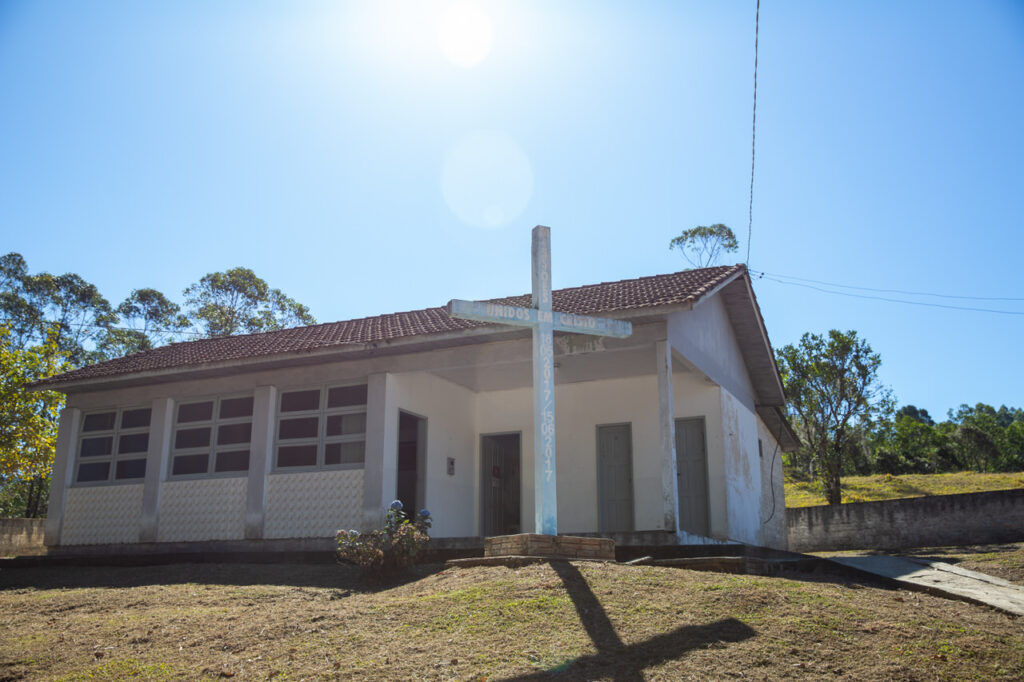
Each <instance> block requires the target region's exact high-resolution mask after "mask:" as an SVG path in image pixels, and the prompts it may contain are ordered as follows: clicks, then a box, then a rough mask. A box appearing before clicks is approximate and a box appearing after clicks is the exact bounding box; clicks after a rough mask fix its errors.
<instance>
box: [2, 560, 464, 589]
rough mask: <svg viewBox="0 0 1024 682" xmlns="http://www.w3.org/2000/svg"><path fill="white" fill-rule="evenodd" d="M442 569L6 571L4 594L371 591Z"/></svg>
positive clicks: (325, 566) (295, 566) (293, 566)
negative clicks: (362, 572) (221, 588)
mask: <svg viewBox="0 0 1024 682" xmlns="http://www.w3.org/2000/svg"><path fill="white" fill-rule="evenodd" d="M442 570H444V566H443V565H441V564H423V565H420V566H416V567H414V568H413V569H412V570H411V571H410V572H408V573H406V574H403V575H400V576H396V577H395V578H394V579H391V580H385V581H381V582H374V581H368V580H366V579H364V578H361V577H360V576H359V571H358V569H356V568H355V567H354V566H349V565H344V564H331V563H316V564H312V563H287V564H285V563H273V564H270V563H267V564H220V563H216V564H215V563H181V564H162V565H156V566H37V567H25V568H3V567H0V593H2V592H3V591H4V590H16V589H27V588H33V589H60V588H71V589H83V588H95V587H103V588H119V587H122V588H130V587H145V586H151V585H184V584H196V585H226V586H234V587H256V586H285V587H310V588H323V589H333V590H339V591H342V592H349V593H371V592H381V591H384V590H389V589H392V588H394V587H398V586H400V585H405V584H408V583H411V582H415V581H417V580H421V579H423V578H426V577H427V576H430V575H433V574H434V573H437V572H439V571H442Z"/></svg>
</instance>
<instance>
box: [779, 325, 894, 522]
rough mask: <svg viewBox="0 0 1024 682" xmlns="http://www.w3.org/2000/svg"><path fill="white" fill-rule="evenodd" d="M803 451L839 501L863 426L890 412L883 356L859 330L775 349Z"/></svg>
mask: <svg viewBox="0 0 1024 682" xmlns="http://www.w3.org/2000/svg"><path fill="white" fill-rule="evenodd" d="M776 360H777V362H778V366H779V371H780V373H781V375H782V381H783V384H784V386H785V389H786V395H787V396H788V398H789V410H790V414H791V416H792V417H793V418H794V421H795V425H796V427H797V432H798V433H799V434H800V438H801V449H802V450H804V453H805V455H806V456H807V457H808V458H809V459H810V460H811V462H812V463H813V465H814V469H815V474H816V475H817V476H818V477H819V478H820V479H821V482H822V484H823V487H824V489H825V497H826V499H827V500H828V503H829V504H839V503H840V502H841V501H842V492H841V488H840V478H841V476H842V474H843V467H844V463H845V462H844V460H845V458H846V457H848V453H849V451H850V449H851V448H853V447H856V440H857V439H858V438H860V437H861V430H867V429H868V428H870V426H871V424H872V422H874V421H875V420H876V419H878V418H879V417H882V416H886V415H888V414H889V413H891V410H892V397H891V393H890V391H889V389H888V388H886V387H884V386H882V385H881V382H880V380H879V378H878V368H879V366H881V364H882V359H881V357H880V356H879V355H878V353H875V352H873V351H872V350H871V347H870V346H869V345H868V343H867V342H866V341H865V340H864V339H860V338H858V337H857V332H855V331H852V330H851V331H847V332H841V331H838V330H835V329H833V330H831V331H829V333H828V337H827V338H825V337H822V336H820V335H818V334H811V333H806V334H804V335H803V336H802V337H801V338H800V343H799V344H797V345H795V346H794V345H792V344H790V345H786V346H783V347H782V348H780V349H779V350H778V351H777V352H776Z"/></svg>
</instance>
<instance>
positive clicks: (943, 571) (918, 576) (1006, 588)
mask: <svg viewBox="0 0 1024 682" xmlns="http://www.w3.org/2000/svg"><path fill="white" fill-rule="evenodd" d="M828 558H829V560H831V561H834V562H836V563H838V564H842V565H843V566H849V567H850V568H855V569H857V570H860V571H865V572H867V573H873V574H875V575H880V576H883V577H885V578H890V579H892V580H896V581H898V582H900V583H904V584H906V585H907V586H908V587H911V589H913V588H914V587H916V588H918V589H921V588H923V589H925V590H927V591H929V592H932V593H936V594H943V595H946V596H949V597H953V598H954V599H956V598H959V599H966V600H968V601H973V602H977V603H981V604H987V605H988V606H991V607H993V608H996V609H999V610H1000V611H1005V612H1006V613H1012V614H1015V615H1018V616H1024V587H1021V586H1020V585H1015V584H1013V583H1011V582H1007V581H1006V580H1003V579H1001V578H996V577H993V576H990V575H986V574H984V573H978V572H976V571H968V570H967V569H966V568H960V567H958V566H954V565H953V564H947V563H944V562H942V561H931V560H928V559H922V558H918V557H901V556H884V555H874V556H834V557H828Z"/></svg>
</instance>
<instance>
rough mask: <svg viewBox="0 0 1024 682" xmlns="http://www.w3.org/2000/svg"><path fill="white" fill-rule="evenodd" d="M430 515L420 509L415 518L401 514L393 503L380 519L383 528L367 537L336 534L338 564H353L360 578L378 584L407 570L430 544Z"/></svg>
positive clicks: (349, 532)
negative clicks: (377, 582)
mask: <svg viewBox="0 0 1024 682" xmlns="http://www.w3.org/2000/svg"><path fill="white" fill-rule="evenodd" d="M430 526H431V518H430V512H429V511H427V510H426V509H421V510H420V512H419V513H418V514H417V515H416V518H415V519H413V520H411V521H410V520H409V515H408V514H406V513H405V512H404V511H402V503H401V502H400V501H398V500H395V501H394V502H392V503H391V506H390V507H389V508H388V511H387V514H386V515H385V517H384V527H383V528H380V529H378V530H374V531H370V532H369V533H360V532H359V531H357V530H339V531H338V534H337V536H336V539H337V542H338V561H341V562H344V563H351V564H355V565H356V566H358V567H359V572H360V574H361V575H362V576H363V577H364V578H371V579H375V580H380V579H382V578H386V577H389V576H392V575H396V574H398V573H402V572H404V571H406V570H408V569H409V568H411V567H412V566H413V565H414V564H415V563H416V557H417V555H418V554H419V553H420V552H421V551H422V550H423V548H424V547H426V545H427V542H429V541H430V536H429V535H428V531H429V530H430Z"/></svg>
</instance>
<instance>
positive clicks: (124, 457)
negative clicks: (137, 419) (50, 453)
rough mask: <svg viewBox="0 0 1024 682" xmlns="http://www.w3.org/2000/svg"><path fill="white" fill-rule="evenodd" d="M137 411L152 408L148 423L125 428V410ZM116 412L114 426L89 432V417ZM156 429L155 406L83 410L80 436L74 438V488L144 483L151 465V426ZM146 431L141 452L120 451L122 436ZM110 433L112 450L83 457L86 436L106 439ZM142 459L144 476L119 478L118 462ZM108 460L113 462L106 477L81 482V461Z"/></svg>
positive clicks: (86, 462) (91, 462) (95, 461)
mask: <svg viewBox="0 0 1024 682" xmlns="http://www.w3.org/2000/svg"><path fill="white" fill-rule="evenodd" d="M135 410H149V423H148V424H146V425H145V426H134V427H128V428H125V427H123V426H122V420H123V419H124V413H125V412H133V411H135ZM111 412H113V413H114V426H113V428H111V429H102V430H98V431H86V430H85V422H86V419H87V418H88V417H90V416H92V415H95V414H109V413H111ZM152 428H153V406H152V404H148V405H145V404H144V405H131V406H126V407H106V408H101V409H95V410H89V411H85V410H83V411H82V421H81V423H80V424H79V426H78V438H77V439H76V441H75V458H74V463H75V470H74V479H73V481H72V483H71V487H74V488H86V487H96V486H107V485H141V484H142V483H143V482H144V481H145V480H146V469H147V468H148V467H149V445H150V443H149V438H150V437H151V436H152V433H151V429H152ZM142 433H144V434H146V449H145V450H143V451H142V452H131V453H121V452H120V450H121V437H122V436H134V435H139V434H142ZM107 436H109V437H110V439H111V444H110V453H109V454H106V455H95V456H91V457H85V458H83V457H82V442H83V441H85V440H86V439H87V438H103V437H107ZM136 460H142V461H143V462H145V465H144V466H143V472H142V476H137V477H132V478H117V464H118V462H126V461H136ZM103 462H107V463H109V464H110V468H109V469H108V471H107V477H106V478H105V479H103V480H98V481H79V480H78V476H79V472H80V471H81V468H82V464H98V463H103Z"/></svg>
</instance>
